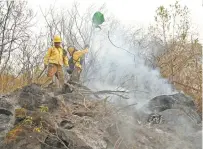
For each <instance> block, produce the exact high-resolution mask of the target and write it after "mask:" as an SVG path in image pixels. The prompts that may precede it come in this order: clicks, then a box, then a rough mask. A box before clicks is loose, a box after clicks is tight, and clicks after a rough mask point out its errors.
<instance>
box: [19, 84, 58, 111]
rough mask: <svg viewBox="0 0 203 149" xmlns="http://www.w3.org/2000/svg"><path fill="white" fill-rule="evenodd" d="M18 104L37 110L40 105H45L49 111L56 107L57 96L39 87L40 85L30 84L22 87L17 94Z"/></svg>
mask: <svg viewBox="0 0 203 149" xmlns="http://www.w3.org/2000/svg"><path fill="white" fill-rule="evenodd" d="M18 101H19V105H20V106H21V107H22V108H25V109H28V110H37V109H39V108H40V106H47V107H48V108H49V111H50V112H53V111H54V110H56V109H57V107H58V102H57V98H56V97H55V96H51V94H48V93H46V92H45V91H43V90H42V89H41V87H40V86H37V85H35V84H31V85H29V86H26V87H24V88H23V89H22V91H21V93H20V95H19V99H18Z"/></svg>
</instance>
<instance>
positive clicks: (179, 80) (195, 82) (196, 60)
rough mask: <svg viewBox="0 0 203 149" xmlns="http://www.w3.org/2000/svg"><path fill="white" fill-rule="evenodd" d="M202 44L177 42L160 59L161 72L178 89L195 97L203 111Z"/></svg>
mask: <svg viewBox="0 0 203 149" xmlns="http://www.w3.org/2000/svg"><path fill="white" fill-rule="evenodd" d="M201 57H202V46H201V45H200V44H184V45H183V44H176V45H172V46H171V47H170V50H169V51H168V52H167V53H165V54H164V55H162V56H161V57H160V58H159V59H158V62H157V63H158V66H159V67H160V70H161V74H162V76H163V77H165V78H169V80H170V82H171V83H172V84H173V85H174V86H175V87H176V88H177V89H178V90H182V91H184V92H185V93H186V94H188V95H190V96H191V97H193V99H194V100H195V103H196V105H197V107H198V110H199V111H200V112H201V111H202V63H201V59H200V58H201Z"/></svg>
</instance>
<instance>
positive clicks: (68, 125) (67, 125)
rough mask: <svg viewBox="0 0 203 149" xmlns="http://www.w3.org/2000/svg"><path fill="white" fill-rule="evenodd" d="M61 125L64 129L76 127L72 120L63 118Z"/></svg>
mask: <svg viewBox="0 0 203 149" xmlns="http://www.w3.org/2000/svg"><path fill="white" fill-rule="evenodd" d="M60 127H62V128H64V129H72V128H73V127H74V124H73V123H72V122H71V121H68V120H63V121H61V122H60Z"/></svg>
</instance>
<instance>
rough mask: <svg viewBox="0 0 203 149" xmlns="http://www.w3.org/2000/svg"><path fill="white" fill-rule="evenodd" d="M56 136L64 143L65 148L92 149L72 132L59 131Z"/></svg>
mask: <svg viewBox="0 0 203 149" xmlns="http://www.w3.org/2000/svg"><path fill="white" fill-rule="evenodd" d="M58 134H59V136H60V138H61V139H62V140H65V141H66V144H67V147H68V148H70V149H82V148H83V149H93V148H92V147H91V146H89V145H88V144H87V142H84V141H83V140H82V139H81V138H80V136H78V135H77V133H75V132H74V131H72V130H66V129H59V132H58Z"/></svg>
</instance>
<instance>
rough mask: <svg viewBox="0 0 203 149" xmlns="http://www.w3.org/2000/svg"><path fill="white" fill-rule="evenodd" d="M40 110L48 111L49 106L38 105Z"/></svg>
mask: <svg viewBox="0 0 203 149" xmlns="http://www.w3.org/2000/svg"><path fill="white" fill-rule="evenodd" d="M40 111H41V112H48V111H49V107H47V106H40Z"/></svg>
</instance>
